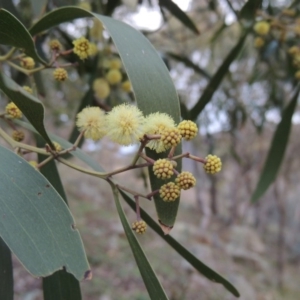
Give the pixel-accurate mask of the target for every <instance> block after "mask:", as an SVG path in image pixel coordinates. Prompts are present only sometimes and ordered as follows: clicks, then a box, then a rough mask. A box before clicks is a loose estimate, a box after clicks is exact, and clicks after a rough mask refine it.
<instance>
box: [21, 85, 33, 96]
mask: <svg viewBox="0 0 300 300" xmlns="http://www.w3.org/2000/svg"><path fill="white" fill-rule="evenodd" d="M23 89H24V90H25V91H26V92H27V93H29V94H32V88H31V87H29V86H27V85H24V86H23Z"/></svg>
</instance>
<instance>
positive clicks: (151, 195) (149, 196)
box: [146, 190, 159, 200]
mask: <svg viewBox="0 0 300 300" xmlns="http://www.w3.org/2000/svg"><path fill="white" fill-rule="evenodd" d="M158 192H159V190H155V191H153V192H151V193H150V194H148V195H147V196H146V197H147V199H149V200H151V198H152V197H153V196H155V195H156V194H157V193H158Z"/></svg>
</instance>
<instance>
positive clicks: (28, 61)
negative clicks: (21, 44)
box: [21, 56, 35, 70]
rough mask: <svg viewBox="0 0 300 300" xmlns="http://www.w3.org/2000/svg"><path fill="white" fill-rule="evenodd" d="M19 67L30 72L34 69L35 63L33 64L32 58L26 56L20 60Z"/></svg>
mask: <svg viewBox="0 0 300 300" xmlns="http://www.w3.org/2000/svg"><path fill="white" fill-rule="evenodd" d="M21 66H22V67H23V68H24V69H27V70H32V69H33V68H34V66H35V62H34V60H33V58H31V57H29V56H27V57H24V58H22V60H21Z"/></svg>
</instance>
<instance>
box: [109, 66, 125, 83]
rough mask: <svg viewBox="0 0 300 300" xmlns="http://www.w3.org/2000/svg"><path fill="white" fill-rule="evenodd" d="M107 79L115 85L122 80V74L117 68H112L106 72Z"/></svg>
mask: <svg viewBox="0 0 300 300" xmlns="http://www.w3.org/2000/svg"><path fill="white" fill-rule="evenodd" d="M106 79H107V81H108V82H109V83H110V84H111V85H115V84H117V83H119V82H121V80H122V74H121V72H120V71H119V70H117V69H111V70H109V71H108V72H107V74H106Z"/></svg>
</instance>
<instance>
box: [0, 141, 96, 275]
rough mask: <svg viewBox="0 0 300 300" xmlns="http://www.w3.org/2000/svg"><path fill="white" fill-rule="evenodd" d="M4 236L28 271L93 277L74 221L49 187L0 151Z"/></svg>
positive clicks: (0, 209)
mask: <svg viewBox="0 0 300 300" xmlns="http://www.w3.org/2000/svg"><path fill="white" fill-rule="evenodd" d="M0 160H1V169H0V190H1V195H0V204H1V205H0V214H1V216H3V217H2V218H1V220H0V236H1V237H2V238H3V240H4V241H5V243H6V244H7V245H8V247H9V248H10V249H11V251H12V252H13V253H14V254H15V255H16V256H17V257H18V259H19V260H20V261H21V263H22V264H23V265H24V267H25V268H26V269H27V270H28V271H29V272H30V273H32V274H33V275H35V276H42V277H43V276H48V275H50V274H52V273H53V272H55V271H57V270H60V269H62V268H63V267H64V268H66V270H67V271H68V272H69V273H72V274H73V275H74V276H75V277H76V278H77V279H78V280H81V279H84V278H88V277H90V274H91V271H90V270H89V265H88V262H87V260H86V256H85V253H84V249H83V245H82V241H81V239H80V235H79V232H78V231H77V230H76V229H75V228H74V219H73V217H72V215H71V213H70V211H69V209H68V207H67V205H66V204H65V203H64V201H63V199H61V197H60V196H59V194H58V193H57V192H56V190H55V189H54V188H53V187H52V186H51V184H50V183H49V182H48V181H47V180H46V179H45V177H44V176H42V175H41V174H40V173H39V172H38V171H36V170H35V169H34V168H33V167H32V166H31V165H29V164H28V163H27V161H26V160H24V159H23V158H21V157H20V156H18V155H16V154H15V153H13V152H11V151H9V150H8V149H6V148H3V147H0Z"/></svg>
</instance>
